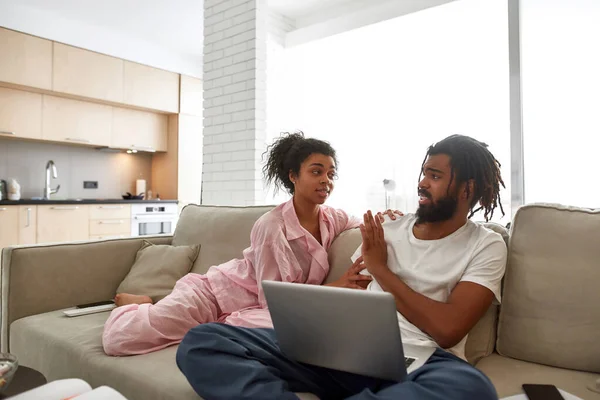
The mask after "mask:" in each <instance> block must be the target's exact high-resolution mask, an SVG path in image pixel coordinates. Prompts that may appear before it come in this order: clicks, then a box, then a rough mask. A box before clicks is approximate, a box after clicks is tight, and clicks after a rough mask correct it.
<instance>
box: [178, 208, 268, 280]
mask: <svg viewBox="0 0 600 400" xmlns="http://www.w3.org/2000/svg"><path fill="white" fill-rule="evenodd" d="M271 209H273V206H253V207H221V206H199V205H196V204H190V205H187V206H185V207H184V208H183V210H182V211H181V215H180V217H179V222H178V223H177V227H176V228H175V232H174V233H173V242H172V244H173V246H192V245H196V244H199V245H201V246H202V251H200V254H199V256H198V258H197V259H196V262H195V263H194V266H193V267H192V270H191V272H194V273H198V274H204V273H206V271H207V270H208V268H210V267H211V266H213V265H219V264H222V263H224V262H226V261H229V260H231V259H234V258H241V257H242V252H243V251H244V249H246V248H247V247H248V246H249V245H250V232H251V231H252V226H254V223H255V222H256V221H257V220H258V219H259V218H260V217H261V216H262V215H263V214H264V213H266V212H268V211H269V210H271Z"/></svg>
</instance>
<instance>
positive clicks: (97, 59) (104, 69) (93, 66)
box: [52, 42, 123, 102]
mask: <svg viewBox="0 0 600 400" xmlns="http://www.w3.org/2000/svg"><path fill="white" fill-rule="evenodd" d="M52 80H53V88H54V91H55V92H63V93H69V94H74V95H78V96H85V97H89V98H92V99H98V100H106V101H115V102H123V60H121V59H119V58H114V57H110V56H107V55H104V54H100V53H95V52H93V51H89V50H83V49H79V48H77V47H73V46H67V45H65V44H61V43H56V42H55V43H54V54H53V70H52Z"/></svg>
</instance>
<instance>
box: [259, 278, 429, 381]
mask: <svg viewBox="0 0 600 400" xmlns="http://www.w3.org/2000/svg"><path fill="white" fill-rule="evenodd" d="M262 287H263V291H264V293H265V297H266V300H267V304H268V307H269V312H270V313H271V319H272V320H273V327H274V328H275V336H276V337H277V341H278V342H279V347H280V349H281V351H282V352H283V353H284V354H286V355H287V356H288V357H290V358H291V359H293V360H295V361H298V362H302V363H305V364H310V365H316V366H319V367H325V368H330V369H335V370H340V371H346V372H351V373H354V374H360V375H365V376H370V377H374V378H380V379H386V380H391V381H397V382H401V381H403V380H404V379H405V378H406V375H407V374H408V373H410V372H412V371H414V370H415V369H417V368H419V367H421V366H422V365H423V364H425V362H426V361H427V360H428V359H429V357H430V356H431V355H432V354H433V352H434V351H435V349H434V348H431V347H423V346H412V345H408V344H404V345H403V343H402V338H401V333H400V326H399V325H398V317H397V315H396V303H395V301H394V297H393V296H392V295H391V294H389V293H384V292H370V291H364V290H356V289H345V288H335V287H329V286H318V285H305V284H299V283H284V282H275V281H262Z"/></svg>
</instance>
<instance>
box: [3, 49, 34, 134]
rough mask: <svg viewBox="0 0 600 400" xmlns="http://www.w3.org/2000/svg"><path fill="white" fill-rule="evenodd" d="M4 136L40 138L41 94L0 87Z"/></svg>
mask: <svg viewBox="0 0 600 400" xmlns="http://www.w3.org/2000/svg"><path fill="white" fill-rule="evenodd" d="M0 40H1V39H0ZM0 63H1V61H0ZM4 136H6V137H22V138H28V139H41V138H42V95H41V94H38V93H30V92H24V91H22V90H14V89H6V88H2V87H0V137H4Z"/></svg>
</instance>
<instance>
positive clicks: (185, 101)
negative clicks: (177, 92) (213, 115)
mask: <svg viewBox="0 0 600 400" xmlns="http://www.w3.org/2000/svg"><path fill="white" fill-rule="evenodd" d="M180 102H181V103H180V105H179V106H180V107H179V113H180V114H187V115H195V116H198V117H201V116H202V81H201V80H200V79H197V78H192V77H191V76H186V75H181V97H180Z"/></svg>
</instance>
